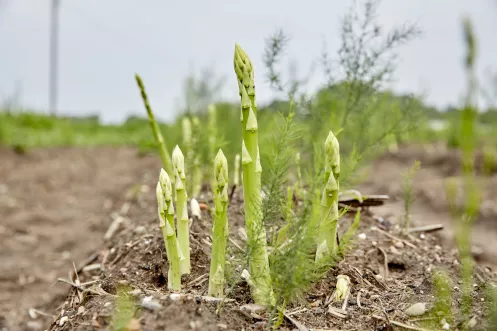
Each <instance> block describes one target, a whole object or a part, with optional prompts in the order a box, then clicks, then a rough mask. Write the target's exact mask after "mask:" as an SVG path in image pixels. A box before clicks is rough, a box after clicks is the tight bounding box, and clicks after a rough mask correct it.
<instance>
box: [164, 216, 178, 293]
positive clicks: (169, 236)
mask: <svg viewBox="0 0 497 331" xmlns="http://www.w3.org/2000/svg"><path fill="white" fill-rule="evenodd" d="M160 228H161V230H162V235H163V236H164V243H165V245H166V250H167V255H168V258H169V272H168V273H167V287H168V288H169V289H170V290H173V291H180V290H181V273H180V263H181V262H180V257H179V254H178V253H179V249H178V247H177V244H178V241H177V240H176V235H175V234H174V230H173V229H172V228H171V226H170V225H169V222H162V223H161V225H160Z"/></svg>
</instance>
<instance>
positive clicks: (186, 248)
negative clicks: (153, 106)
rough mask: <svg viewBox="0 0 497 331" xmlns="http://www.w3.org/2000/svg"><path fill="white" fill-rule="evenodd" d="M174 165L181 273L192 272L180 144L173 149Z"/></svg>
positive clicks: (183, 166) (182, 158) (183, 168)
mask: <svg viewBox="0 0 497 331" xmlns="http://www.w3.org/2000/svg"><path fill="white" fill-rule="evenodd" d="M173 167H174V177H175V185H174V188H175V190H176V209H177V213H176V219H177V222H178V241H179V246H180V251H181V254H182V255H183V260H181V262H180V266H181V274H182V275H187V274H190V270H191V265H190V227H189V219H188V209H187V193H186V184H185V178H186V176H185V165H184V156H183V153H182V152H181V150H180V148H179V146H176V147H175V148H174V151H173Z"/></svg>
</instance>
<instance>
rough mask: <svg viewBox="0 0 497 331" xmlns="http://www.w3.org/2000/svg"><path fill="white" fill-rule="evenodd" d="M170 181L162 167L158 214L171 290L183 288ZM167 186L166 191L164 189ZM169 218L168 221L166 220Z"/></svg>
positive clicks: (158, 187)
mask: <svg viewBox="0 0 497 331" xmlns="http://www.w3.org/2000/svg"><path fill="white" fill-rule="evenodd" d="M167 181H169V176H168V175H167V173H166V172H165V171H164V169H161V174H160V177H159V182H158V183H157V189H156V193H157V204H158V214H159V227H160V228H161V231H162V235H163V237H164V246H165V247H166V254H167V259H168V261H169V271H168V273H167V286H168V288H169V289H170V290H174V291H180V290H181V274H180V254H179V248H178V241H177V239H176V234H175V232H174V228H173V227H172V226H171V223H172V224H173V226H174V207H173V202H172V199H171V198H169V200H168V196H171V193H172V192H171V182H170V181H169V183H168V182H167ZM163 187H165V188H166V191H164V190H163ZM167 187H169V191H168V190H167ZM166 219H167V221H166Z"/></svg>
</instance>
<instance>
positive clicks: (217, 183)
mask: <svg viewBox="0 0 497 331" xmlns="http://www.w3.org/2000/svg"><path fill="white" fill-rule="evenodd" d="M214 204H215V207H214V208H215V214H214V222H213V223H214V224H213V229H212V232H213V233H212V238H213V240H212V254H211V268H210V275H209V295H210V296H214V297H222V296H223V289H224V270H225V269H224V267H225V264H226V241H227V240H228V161H227V160H226V157H225V156H224V154H223V151H222V150H219V152H218V153H217V155H216V159H215V162H214Z"/></svg>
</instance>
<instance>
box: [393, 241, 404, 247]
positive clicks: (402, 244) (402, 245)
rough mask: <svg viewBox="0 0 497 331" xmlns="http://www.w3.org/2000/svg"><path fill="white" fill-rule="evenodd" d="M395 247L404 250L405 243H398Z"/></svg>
mask: <svg viewBox="0 0 497 331" xmlns="http://www.w3.org/2000/svg"><path fill="white" fill-rule="evenodd" d="M395 247H397V248H404V243H403V242H402V241H396V242H395Z"/></svg>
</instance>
